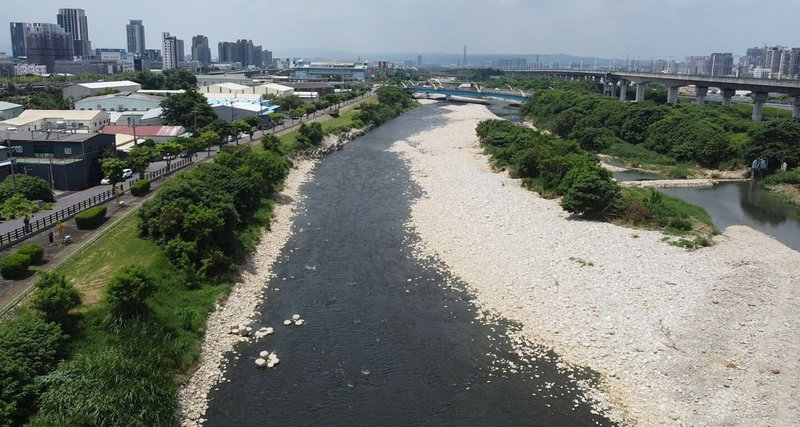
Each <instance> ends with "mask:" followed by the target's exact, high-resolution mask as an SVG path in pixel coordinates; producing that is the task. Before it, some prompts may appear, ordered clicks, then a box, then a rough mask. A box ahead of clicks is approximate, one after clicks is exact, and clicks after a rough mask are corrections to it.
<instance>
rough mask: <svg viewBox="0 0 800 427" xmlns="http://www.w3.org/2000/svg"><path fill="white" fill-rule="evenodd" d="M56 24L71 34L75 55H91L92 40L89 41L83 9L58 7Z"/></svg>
mask: <svg viewBox="0 0 800 427" xmlns="http://www.w3.org/2000/svg"><path fill="white" fill-rule="evenodd" d="M56 19H57V20H58V25H60V26H61V28H63V29H64V30H65V31H67V32H68V33H70V34H71V35H72V46H73V51H74V55H75V56H80V57H81V58H83V57H88V56H91V55H92V53H93V52H92V42H90V41H89V25H88V21H87V20H86V12H85V11H84V10H83V9H58V15H56Z"/></svg>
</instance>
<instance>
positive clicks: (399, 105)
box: [355, 86, 417, 127]
mask: <svg viewBox="0 0 800 427" xmlns="http://www.w3.org/2000/svg"><path fill="white" fill-rule="evenodd" d="M375 93H376V94H377V95H378V103H377V104H365V105H362V106H361V108H360V111H359V112H358V114H357V115H356V117H355V126H356V127H362V126H364V125H369V124H373V125H380V124H383V123H385V122H387V121H389V120H391V119H393V118H395V117H397V116H399V115H400V114H402V113H404V112H405V111H408V110H410V109H411V108H414V107H415V106H416V105H417V101H415V100H414V98H413V97H412V96H411V95H410V94H408V93H407V92H406V91H404V90H403V89H401V88H397V87H393V86H384V87H381V88H380V89H378V90H377V91H376V92H375Z"/></svg>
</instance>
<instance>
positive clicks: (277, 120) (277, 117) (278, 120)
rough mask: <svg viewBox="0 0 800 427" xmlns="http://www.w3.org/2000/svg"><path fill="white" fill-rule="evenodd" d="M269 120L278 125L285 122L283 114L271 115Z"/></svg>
mask: <svg viewBox="0 0 800 427" xmlns="http://www.w3.org/2000/svg"><path fill="white" fill-rule="evenodd" d="M269 119H270V120H272V121H273V122H275V123H276V124H277V123H281V122H283V114H281V113H272V114H270V115H269Z"/></svg>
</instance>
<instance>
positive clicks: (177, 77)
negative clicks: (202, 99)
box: [163, 69, 197, 90]
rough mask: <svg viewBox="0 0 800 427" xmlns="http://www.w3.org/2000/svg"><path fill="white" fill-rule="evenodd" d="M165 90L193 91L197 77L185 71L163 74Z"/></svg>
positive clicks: (172, 71)
mask: <svg viewBox="0 0 800 427" xmlns="http://www.w3.org/2000/svg"><path fill="white" fill-rule="evenodd" d="M163 74H164V86H165V89H172V90H178V89H184V90H188V89H193V88H197V77H195V76H194V73H191V72H189V71H186V70H180V69H174V70H167V71H164V72H163Z"/></svg>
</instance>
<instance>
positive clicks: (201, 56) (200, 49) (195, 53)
mask: <svg viewBox="0 0 800 427" xmlns="http://www.w3.org/2000/svg"><path fill="white" fill-rule="evenodd" d="M192 60H193V61H197V62H199V63H201V64H203V65H208V64H210V63H211V48H210V47H209V46H208V37H206V36H204V35H202V34H198V35H196V36H194V37H192Z"/></svg>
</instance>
